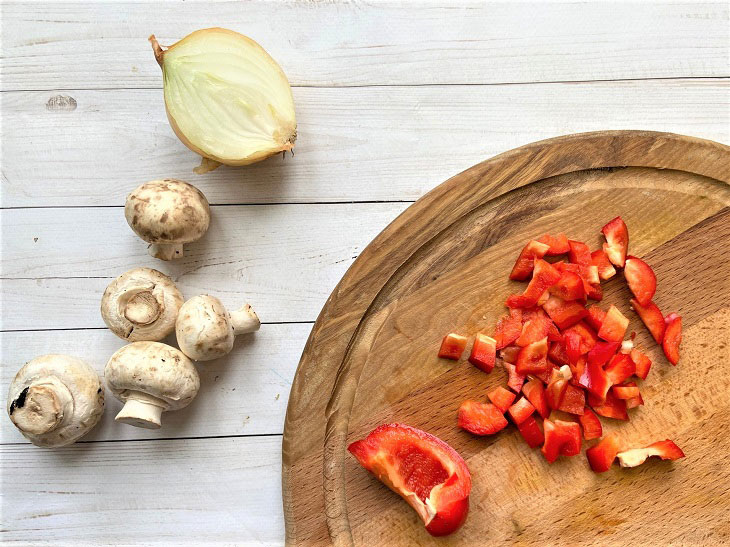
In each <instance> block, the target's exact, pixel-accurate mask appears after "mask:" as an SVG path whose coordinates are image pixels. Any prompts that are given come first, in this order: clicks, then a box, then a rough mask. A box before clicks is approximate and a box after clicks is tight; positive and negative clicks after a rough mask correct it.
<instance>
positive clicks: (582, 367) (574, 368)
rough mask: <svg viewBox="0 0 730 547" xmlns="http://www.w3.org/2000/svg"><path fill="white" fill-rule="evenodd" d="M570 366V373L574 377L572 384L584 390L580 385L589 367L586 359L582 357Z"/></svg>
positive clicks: (571, 380)
mask: <svg viewBox="0 0 730 547" xmlns="http://www.w3.org/2000/svg"><path fill="white" fill-rule="evenodd" d="M568 366H569V367H570V372H571V373H572V374H573V377H572V378H571V379H570V383H571V384H573V385H574V386H576V387H580V388H583V386H582V385H581V383H580V379H581V378H582V377H583V374H585V371H586V366H587V365H586V359H585V357H582V356H581V357H580V358H579V359H578V360H577V361H576V362H575V363H568Z"/></svg>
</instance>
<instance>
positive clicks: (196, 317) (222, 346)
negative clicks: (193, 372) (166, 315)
mask: <svg viewBox="0 0 730 547" xmlns="http://www.w3.org/2000/svg"><path fill="white" fill-rule="evenodd" d="M260 327H261V321H259V318H258V316H257V315H256V312H254V311H253V308H251V306H250V305H249V304H246V305H245V306H243V307H242V308H241V309H240V310H237V311H234V312H230V313H229V312H228V310H226V308H225V306H224V305H223V304H222V303H221V301H220V300H218V299H217V298H215V297H214V296H209V295H207V294H201V295H199V296H195V297H193V298H191V299H190V300H188V301H187V302H185V303H184V304H183V305H182V307H181V308H180V313H178V316H177V323H175V335H176V336H177V344H178V346H180V349H181V350H182V352H183V353H184V354H185V355H187V356H188V357H190V358H191V359H193V360H194V361H210V360H211V359H217V358H218V357H223V356H224V355H226V354H227V353H229V352H230V351H231V349H233V340H234V337H235V336H237V335H239V334H246V333H249V332H254V331H257V330H259V328H260Z"/></svg>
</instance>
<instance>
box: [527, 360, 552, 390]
mask: <svg viewBox="0 0 730 547" xmlns="http://www.w3.org/2000/svg"><path fill="white" fill-rule="evenodd" d="M554 368H556V365H555V363H553V362H552V361H551V360H550V359H548V368H547V370H543V371H541V372H532V373H530V374H528V378H537V379H538V380H540V381H541V382H542V383H543V384H545V385H547V383H548V382H549V381H550V378H551V377H552V373H553V369H554Z"/></svg>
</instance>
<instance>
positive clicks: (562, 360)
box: [548, 337, 568, 365]
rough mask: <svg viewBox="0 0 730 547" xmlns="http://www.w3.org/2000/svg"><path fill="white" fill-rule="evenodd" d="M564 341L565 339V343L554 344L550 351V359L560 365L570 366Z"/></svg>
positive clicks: (551, 345)
mask: <svg viewBox="0 0 730 547" xmlns="http://www.w3.org/2000/svg"><path fill="white" fill-rule="evenodd" d="M564 341H565V337H563V342H553V343H552V344H550V349H549V350H548V359H550V360H551V361H553V362H555V363H557V364H559V365H566V364H568V354H567V353H566V352H565V343H564Z"/></svg>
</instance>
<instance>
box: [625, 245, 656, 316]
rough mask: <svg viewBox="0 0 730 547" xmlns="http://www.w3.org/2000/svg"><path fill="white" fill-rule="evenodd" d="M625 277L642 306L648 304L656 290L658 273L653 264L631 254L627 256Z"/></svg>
mask: <svg viewBox="0 0 730 547" xmlns="http://www.w3.org/2000/svg"><path fill="white" fill-rule="evenodd" d="M624 277H625V278H626V282H627V283H628V284H629V289H631V292H632V293H633V295H634V297H635V298H636V301H637V302H638V303H639V304H641V305H642V306H648V305H649V302H651V299H652V298H654V293H655V292H656V275H654V270H652V269H651V266H649V265H648V264H647V263H646V262H644V261H643V260H641V259H640V258H636V257H635V256H629V257H627V258H626V266H625V267H624Z"/></svg>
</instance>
